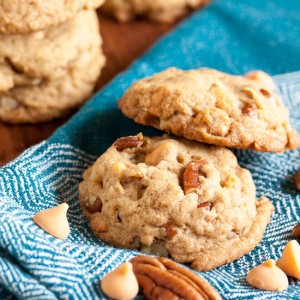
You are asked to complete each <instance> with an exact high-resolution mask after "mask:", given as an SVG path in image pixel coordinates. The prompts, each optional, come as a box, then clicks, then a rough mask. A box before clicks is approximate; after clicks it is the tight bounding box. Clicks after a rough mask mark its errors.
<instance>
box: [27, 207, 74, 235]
mask: <svg viewBox="0 0 300 300" xmlns="http://www.w3.org/2000/svg"><path fill="white" fill-rule="evenodd" d="M68 208H69V205H68V204H67V203H62V204H60V205H58V206H55V207H52V208H48V209H45V210H41V211H39V212H37V213H36V214H35V215H34V217H33V218H32V219H33V221H34V222H35V223H36V224H37V225H39V226H40V227H41V228H42V229H44V230H45V231H46V232H47V233H49V234H51V235H53V236H54V237H56V238H58V239H62V240H64V239H66V238H67V237H68V235H69V233H70V226H69V222H68V219H67V210H68Z"/></svg>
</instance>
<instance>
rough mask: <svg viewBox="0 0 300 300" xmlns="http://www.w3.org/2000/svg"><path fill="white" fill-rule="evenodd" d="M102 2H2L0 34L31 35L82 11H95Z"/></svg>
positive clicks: (37, 0)
mask: <svg viewBox="0 0 300 300" xmlns="http://www.w3.org/2000/svg"><path fill="white" fill-rule="evenodd" d="M103 2H104V1H103V0H72V1H68V0H60V1H45V0H31V1H23V0H13V1H12V0H2V1H1V2H0V32H3V33H5V34H18V33H22V34H24V33H27V34H28V33H31V32H33V31H37V30H41V29H45V28H48V27H54V26H55V25H58V24H60V23H62V22H64V21H66V20H68V19H70V18H73V17H74V16H75V15H76V14H77V13H78V12H80V11H82V10H84V9H95V8H97V7H99V6H100V5H101V4H102V3H103Z"/></svg>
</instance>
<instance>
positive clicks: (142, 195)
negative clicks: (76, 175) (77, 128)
mask: <svg viewBox="0 0 300 300" xmlns="http://www.w3.org/2000/svg"><path fill="white" fill-rule="evenodd" d="M79 195H80V204H81V206H82V208H83V212H84V214H85V216H86V217H87V219H88V220H89V222H90V227H91V230H92V231H93V232H94V234H95V235H96V236H98V237H99V238H100V239H102V240H104V241H106V242H108V243H111V244H113V245H116V246H118V247H125V248H130V249H139V250H141V251H143V252H146V253H153V254H157V255H160V256H168V255H170V256H171V257H172V258H173V259H175V260H176V261H178V262H182V263H192V267H193V268H195V269H197V270H199V271H206V270H210V269H213V268H216V267H218V266H221V265H223V264H225V263H228V262H231V261H233V260H235V259H237V258H239V257H241V256H242V255H243V254H245V253H248V252H250V251H251V250H252V249H253V248H254V247H255V246H256V245H257V244H258V243H259V242H260V240H261V239H262V237H263V233H264V231H265V228H266V226H267V224H268V223H269V222H270V217H271V214H272V212H273V209H274V208H273V205H272V204H271V202H270V201H269V200H268V199H267V198H265V197H261V198H260V199H259V200H256V198H255V186H254V183H253V180H252V177H251V174H250V172H249V171H248V170H246V169H243V168H241V167H240V166H239V165H238V163H237V159H236V157H235V156H234V154H233V153H232V152H231V151H230V150H228V149H226V148H223V147H216V146H211V145H205V144H201V143H197V142H194V141H189V140H186V139H175V138H172V137H170V136H163V137H151V138H149V137H143V136H142V135H141V134H139V135H137V136H130V137H124V138H121V139H118V140H117V141H116V142H115V143H114V144H113V145H112V146H111V147H110V148H109V149H108V150H107V151H106V152H105V153H104V154H103V155H102V156H100V158H99V159H98V160H97V161H96V162H95V164H94V165H93V166H91V167H90V168H89V169H87V171H86V172H85V173H84V180H83V181H82V182H81V183H80V185H79Z"/></svg>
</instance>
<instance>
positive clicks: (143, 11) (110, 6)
mask: <svg viewBox="0 0 300 300" xmlns="http://www.w3.org/2000/svg"><path fill="white" fill-rule="evenodd" d="M209 2H210V1H209V0H168V1H165V0H156V1H152V0H106V1H105V3H104V5H103V6H101V10H102V11H103V12H105V13H108V14H110V15H112V16H114V17H115V18H116V19H117V20H118V21H120V22H127V21H130V20H132V19H134V18H135V17H137V16H146V17H148V18H149V19H151V20H153V21H156V22H162V23H170V22H173V21H175V20H177V19H178V18H180V17H182V16H183V15H185V14H186V13H187V12H189V11H191V10H193V9H196V8H199V7H202V6H204V5H206V4H208V3H209Z"/></svg>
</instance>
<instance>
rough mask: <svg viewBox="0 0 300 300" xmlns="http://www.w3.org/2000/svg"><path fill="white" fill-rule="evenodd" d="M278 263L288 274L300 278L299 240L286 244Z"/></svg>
mask: <svg viewBox="0 0 300 300" xmlns="http://www.w3.org/2000/svg"><path fill="white" fill-rule="evenodd" d="M276 264H277V266H278V267H279V268H280V269H281V270H282V271H283V272H284V273H285V274H286V275H288V276H292V277H295V278H297V279H300V246H299V244H298V243H297V241H295V240H293V241H289V242H288V243H287V244H286V246H285V248H284V250H283V252H282V255H281V258H280V259H278V260H277V262H276Z"/></svg>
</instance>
